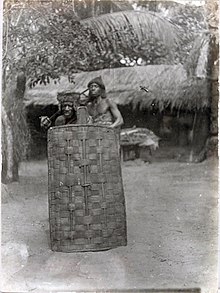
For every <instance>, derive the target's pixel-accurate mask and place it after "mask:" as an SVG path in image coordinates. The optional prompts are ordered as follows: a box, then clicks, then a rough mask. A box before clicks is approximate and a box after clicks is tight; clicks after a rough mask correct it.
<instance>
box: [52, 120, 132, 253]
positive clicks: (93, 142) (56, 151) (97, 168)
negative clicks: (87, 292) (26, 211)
mask: <svg viewBox="0 0 220 293" xmlns="http://www.w3.org/2000/svg"><path fill="white" fill-rule="evenodd" d="M48 170H49V222H50V239H51V248H52V250H53V251H62V252H76V251H99V250H106V249H111V248H115V247H117V246H123V245H126V244H127V233H126V212H125V199H124V192H123V184H122V176H121V166H120V158H119V141H118V135H117V133H116V132H115V131H114V130H113V129H111V128H109V127H104V126H95V125H65V126H58V127H52V128H50V129H49V131H48Z"/></svg>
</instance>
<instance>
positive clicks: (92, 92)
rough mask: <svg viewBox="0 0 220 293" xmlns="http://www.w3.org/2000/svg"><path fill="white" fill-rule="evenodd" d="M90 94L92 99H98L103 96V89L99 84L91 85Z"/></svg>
mask: <svg viewBox="0 0 220 293" xmlns="http://www.w3.org/2000/svg"><path fill="white" fill-rule="evenodd" d="M89 92H90V96H91V97H98V96H100V94H101V88H100V86H99V85H98V84H97V83H91V84H90V86H89Z"/></svg>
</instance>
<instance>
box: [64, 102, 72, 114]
mask: <svg viewBox="0 0 220 293" xmlns="http://www.w3.org/2000/svg"><path fill="white" fill-rule="evenodd" d="M62 110H63V115H64V116H65V117H66V118H71V117H72V115H73V111H74V108H73V104H72V103H70V102H64V103H63V105H62Z"/></svg>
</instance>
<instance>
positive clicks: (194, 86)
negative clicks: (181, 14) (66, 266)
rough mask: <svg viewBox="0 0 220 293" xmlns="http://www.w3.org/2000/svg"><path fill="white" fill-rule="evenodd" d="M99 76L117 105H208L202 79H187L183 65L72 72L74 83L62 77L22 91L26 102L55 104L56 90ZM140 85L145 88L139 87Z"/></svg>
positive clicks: (79, 85)
mask: <svg viewBox="0 0 220 293" xmlns="http://www.w3.org/2000/svg"><path fill="white" fill-rule="evenodd" d="M97 76H101V77H102V79H103V81H104V84H105V85H106V92H107V96H108V97H109V98H111V99H113V100H114V101H115V102H116V103H117V104H120V105H125V104H130V103H131V104H133V106H134V107H136V106H138V107H140V108H148V107H150V106H151V105H152V104H153V103H157V106H158V107H159V109H160V110H163V108H164V107H166V106H168V105H170V106H171V107H172V108H174V107H175V108H184V109H192V108H197V109H199V108H204V107H207V106H208V105H209V99H208V88H207V83H206V81H205V80H204V79H195V80H192V79H191V80H188V79H187V74H186V71H185V69H184V68H183V66H182V65H148V66H134V67H123V68H115V69H103V70H98V71H92V72H83V73H78V74H76V75H75V79H74V83H69V82H68V79H67V78H66V77H62V78H61V80H60V83H59V84H56V85H55V84H54V83H53V82H51V83H50V84H49V85H47V86H42V85H41V86H40V85H38V86H36V87H35V88H33V89H29V90H27V91H26V94H25V104H26V105H27V106H28V105H31V104H35V105H49V104H57V100H56V95H57V92H59V91H63V90H73V91H75V92H83V91H84V90H85V89H86V88H87V84H88V82H89V81H90V80H91V79H93V78H95V77H97ZM140 86H144V87H146V88H147V89H148V92H146V91H144V90H141V89H140Z"/></svg>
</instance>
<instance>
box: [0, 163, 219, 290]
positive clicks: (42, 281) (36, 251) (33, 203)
mask: <svg viewBox="0 0 220 293" xmlns="http://www.w3.org/2000/svg"><path fill="white" fill-rule="evenodd" d="M122 167H123V168H122V171H123V181H124V191H125V198H126V209H127V228H128V245H127V247H119V248H116V249H112V250H109V251H105V252H90V253H71V254H68V253H57V252H52V251H51V250H50V246H49V225H48V202H47V200H48V195H47V162H46V161H35V162H26V163H22V165H21V168H20V182H19V183H12V184H9V185H8V186H7V189H8V195H6V196H3V197H2V250H1V254H2V276H3V277H2V291H5V292H12V291H13V292H27V291H32V292H41V293H42V292H48V291H53V290H54V291H55V290H56V291H70V290H98V289H102V290H106V289H144V288H145V289H146V288H160V289H165V288H184V289H186V288H198V287H199V288H201V289H202V293H212V292H213V293H216V292H217V224H218V223H217V184H218V182H217V179H218V171H217V168H218V163H217V161H214V160H213V159H212V160H207V161H205V162H203V163H199V164H189V163H180V162H160V163H159V162H155V163H152V164H145V163H143V162H141V161H139V160H137V161H129V162H124V163H123V166H122Z"/></svg>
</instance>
